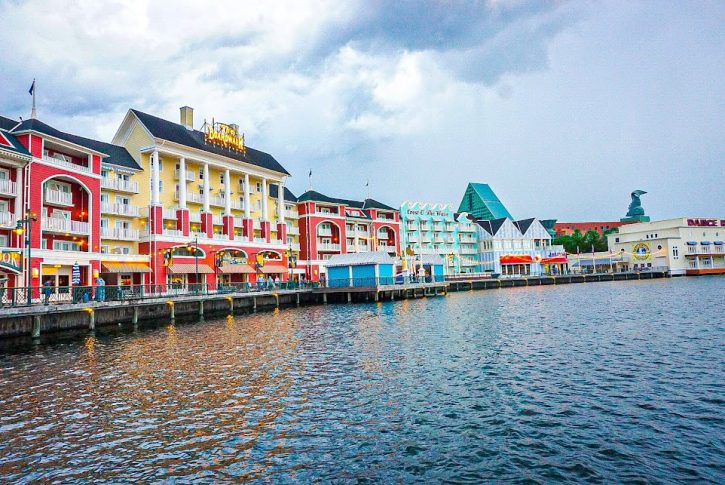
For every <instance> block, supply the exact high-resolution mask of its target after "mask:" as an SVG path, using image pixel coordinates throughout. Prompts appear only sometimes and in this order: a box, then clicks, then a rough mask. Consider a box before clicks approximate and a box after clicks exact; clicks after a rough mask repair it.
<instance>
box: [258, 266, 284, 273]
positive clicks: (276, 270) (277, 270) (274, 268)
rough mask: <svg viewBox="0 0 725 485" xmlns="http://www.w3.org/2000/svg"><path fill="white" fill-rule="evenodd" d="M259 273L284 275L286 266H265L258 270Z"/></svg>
mask: <svg viewBox="0 0 725 485" xmlns="http://www.w3.org/2000/svg"><path fill="white" fill-rule="evenodd" d="M259 272H260V273H264V274H284V273H286V272H287V266H285V265H283V264H265V265H264V266H262V267H261V268H259Z"/></svg>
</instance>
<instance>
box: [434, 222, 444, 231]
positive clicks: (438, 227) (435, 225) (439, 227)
mask: <svg viewBox="0 0 725 485" xmlns="http://www.w3.org/2000/svg"><path fill="white" fill-rule="evenodd" d="M433 230H434V231H442V230H443V224H433Z"/></svg>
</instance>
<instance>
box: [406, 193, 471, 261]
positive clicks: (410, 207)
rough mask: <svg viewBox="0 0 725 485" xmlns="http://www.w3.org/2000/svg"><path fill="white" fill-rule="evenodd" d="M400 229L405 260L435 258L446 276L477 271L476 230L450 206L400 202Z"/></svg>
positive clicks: (462, 215) (463, 216)
mask: <svg viewBox="0 0 725 485" xmlns="http://www.w3.org/2000/svg"><path fill="white" fill-rule="evenodd" d="M400 225H401V228H400V234H401V237H400V241H401V252H402V253H403V254H407V255H408V257H413V258H416V259H417V260H420V259H421V258H422V257H423V256H427V255H438V256H440V257H441V259H442V260H443V270H444V272H445V274H447V275H457V274H461V273H476V272H479V271H480V268H479V260H478V254H477V252H478V250H477V245H478V239H477V227H476V225H475V224H474V223H473V221H472V220H471V219H470V218H469V217H468V215H467V214H464V213H458V212H456V211H455V209H454V207H453V206H452V205H451V204H436V203H431V202H408V201H406V202H403V204H402V205H401V207H400Z"/></svg>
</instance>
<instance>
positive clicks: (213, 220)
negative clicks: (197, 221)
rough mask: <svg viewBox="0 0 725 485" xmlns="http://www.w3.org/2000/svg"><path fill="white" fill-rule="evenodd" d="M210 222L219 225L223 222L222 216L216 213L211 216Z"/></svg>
mask: <svg viewBox="0 0 725 485" xmlns="http://www.w3.org/2000/svg"><path fill="white" fill-rule="evenodd" d="M211 223H212V224H216V225H217V226H221V225H222V224H223V222H222V216H217V215H213V216H211Z"/></svg>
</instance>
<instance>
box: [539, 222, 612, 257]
mask: <svg viewBox="0 0 725 485" xmlns="http://www.w3.org/2000/svg"><path fill="white" fill-rule="evenodd" d="M617 232H619V230H618V229H616V228H615V229H609V230H607V231H604V234H599V232H597V231H595V230H593V229H590V230H588V231H587V232H586V234H582V233H581V231H579V230H578V229H577V230H576V231H574V233H573V234H562V235H561V236H557V237H556V238H554V240H553V241H552V242H551V243H552V244H554V245H561V246H564V250H565V251H566V252H567V253H569V254H576V253H591V252H592V247H594V251H595V252H604V251H607V250H608V249H609V247H608V245H607V236H608V235H609V234H613V233H617Z"/></svg>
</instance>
